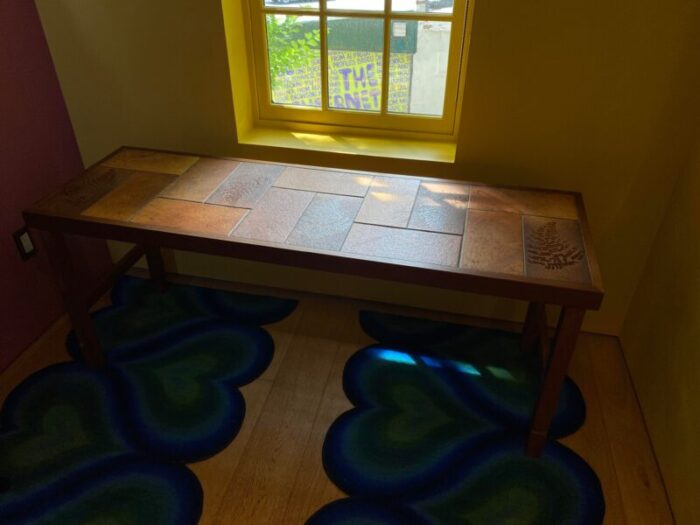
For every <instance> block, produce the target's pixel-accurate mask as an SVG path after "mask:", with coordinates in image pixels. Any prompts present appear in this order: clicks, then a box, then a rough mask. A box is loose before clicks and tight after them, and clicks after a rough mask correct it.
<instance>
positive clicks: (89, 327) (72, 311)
mask: <svg viewBox="0 0 700 525" xmlns="http://www.w3.org/2000/svg"><path fill="white" fill-rule="evenodd" d="M43 238H44V245H45V248H46V253H47V255H48V257H49V261H50V263H51V266H52V267H53V269H54V272H55V274H56V279H57V281H58V287H59V290H60V292H61V295H62V297H63V303H64V305H65V307H66V310H67V312H68V316H69V317H70V320H71V322H72V324H73V329H74V330H75V335H76V337H77V339H78V343H79V344H80V350H81V353H82V355H83V358H84V359H85V362H86V363H87V364H88V365H89V366H91V367H92V368H101V367H103V366H105V364H106V356H105V353H104V351H103V349H102V346H101V344H100V340H99V338H98V336H97V330H96V329H95V324H94V323H93V321H92V318H91V317H90V306H91V305H90V303H89V301H88V298H87V297H88V295H87V293H86V287H85V286H84V284H83V283H80V282H79V274H78V273H77V272H76V271H75V268H74V263H73V258H72V257H71V253H70V249H69V248H68V245H67V244H66V238H65V236H64V235H63V234H62V233H60V232H55V231H52V232H47V233H46V235H44V236H43Z"/></svg>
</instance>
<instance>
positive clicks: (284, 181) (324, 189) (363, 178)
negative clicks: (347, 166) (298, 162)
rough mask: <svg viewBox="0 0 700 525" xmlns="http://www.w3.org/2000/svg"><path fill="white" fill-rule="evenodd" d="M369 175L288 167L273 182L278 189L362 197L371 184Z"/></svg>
mask: <svg viewBox="0 0 700 525" xmlns="http://www.w3.org/2000/svg"><path fill="white" fill-rule="evenodd" d="M372 178H373V177H372V176H371V175H360V174H356V173H345V172H340V171H326V170H316V169H308V168H298V167H296V166H290V167H288V168H286V169H285V170H284V171H283V172H282V175H280V177H279V178H278V179H277V182H275V186H277V187H278V188H289V189H294V190H305V191H315V192H320V193H333V194H336V195H351V196H354V197H364V196H365V195H366V194H367V190H368V188H369V185H370V184H371V183H372Z"/></svg>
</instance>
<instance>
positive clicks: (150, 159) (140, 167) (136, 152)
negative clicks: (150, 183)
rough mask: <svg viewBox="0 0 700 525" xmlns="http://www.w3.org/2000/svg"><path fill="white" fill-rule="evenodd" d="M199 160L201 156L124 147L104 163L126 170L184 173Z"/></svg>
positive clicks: (171, 173)
mask: <svg viewBox="0 0 700 525" xmlns="http://www.w3.org/2000/svg"><path fill="white" fill-rule="evenodd" d="M197 160H199V157H193V156H191V155H176V154H174V153H163V152H160V151H147V150H140V149H122V150H120V151H118V152H117V153H116V154H115V155H113V156H112V157H110V158H109V159H107V160H105V161H104V162H102V165H103V166H109V167H110V168H121V169H125V170H135V171H148V172H153V173H168V174H170V175H182V174H183V173H185V172H186V171H187V170H188V169H189V168H190V167H191V166H192V165H193V164H194V163H195V162H197Z"/></svg>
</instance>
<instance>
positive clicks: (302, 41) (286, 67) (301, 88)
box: [265, 15, 321, 107]
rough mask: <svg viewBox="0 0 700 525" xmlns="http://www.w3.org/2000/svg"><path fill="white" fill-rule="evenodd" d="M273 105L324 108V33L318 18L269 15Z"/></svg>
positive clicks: (267, 17) (269, 55)
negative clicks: (322, 46) (322, 57)
mask: <svg viewBox="0 0 700 525" xmlns="http://www.w3.org/2000/svg"><path fill="white" fill-rule="evenodd" d="M265 21H266V25H267V50H268V57H269V61H268V63H269V68H270V71H269V73H270V87H271V88H272V102H273V103H274V104H287V105H292V106H309V107H320V106H321V50H320V49H321V46H320V39H321V32H320V30H319V18H318V17H317V16H288V15H267V16H266V20H265Z"/></svg>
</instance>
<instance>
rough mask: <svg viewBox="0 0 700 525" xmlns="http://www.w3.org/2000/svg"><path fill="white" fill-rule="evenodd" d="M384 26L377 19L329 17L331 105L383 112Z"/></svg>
mask: <svg viewBox="0 0 700 525" xmlns="http://www.w3.org/2000/svg"><path fill="white" fill-rule="evenodd" d="M383 49H384V23H383V22H382V20H380V19H376V18H340V17H329V18H328V99H329V100H328V105H329V106H330V107H331V108H336V109H349V110H356V111H380V110H381V108H382V55H383V53H382V51H383Z"/></svg>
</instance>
